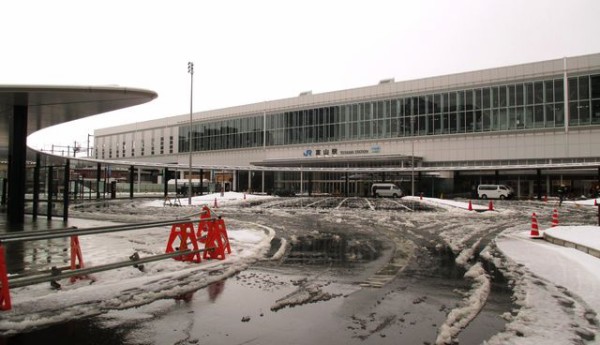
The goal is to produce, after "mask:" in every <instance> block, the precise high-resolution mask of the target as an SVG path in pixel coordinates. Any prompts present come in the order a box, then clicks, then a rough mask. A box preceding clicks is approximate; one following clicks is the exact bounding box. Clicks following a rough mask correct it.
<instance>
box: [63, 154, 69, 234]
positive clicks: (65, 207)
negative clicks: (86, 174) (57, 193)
mask: <svg viewBox="0 0 600 345" xmlns="http://www.w3.org/2000/svg"><path fill="white" fill-rule="evenodd" d="M70 177H71V161H70V160H69V159H67V161H66V162H65V174H64V179H65V187H64V189H63V195H64V196H63V222H66V221H67V220H69V183H70V181H69V178H70Z"/></svg>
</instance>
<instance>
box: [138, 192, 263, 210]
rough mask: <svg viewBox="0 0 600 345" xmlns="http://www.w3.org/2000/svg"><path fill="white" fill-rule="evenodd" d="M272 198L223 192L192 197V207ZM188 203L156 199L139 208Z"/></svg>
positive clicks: (234, 203)
mask: <svg viewBox="0 0 600 345" xmlns="http://www.w3.org/2000/svg"><path fill="white" fill-rule="evenodd" d="M273 198H275V197H274V196H268V195H256V194H246V193H238V192H225V193H223V195H221V193H212V194H206V195H200V196H195V197H192V206H202V205H208V206H214V205H215V203H216V205H217V207H218V206H225V205H227V206H231V205H237V204H242V203H244V202H249V201H256V200H268V199H273ZM188 201H189V200H188V197H180V198H168V199H158V200H153V201H148V202H145V203H143V204H142V205H140V207H165V206H189V205H188Z"/></svg>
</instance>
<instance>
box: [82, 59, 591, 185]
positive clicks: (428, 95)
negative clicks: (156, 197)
mask: <svg viewBox="0 0 600 345" xmlns="http://www.w3.org/2000/svg"><path fill="white" fill-rule="evenodd" d="M94 138H95V143H94V145H95V151H94V155H95V158H97V159H99V160H126V161H133V162H154V163H163V164H180V165H182V166H185V164H187V162H188V159H189V157H190V153H191V157H192V160H193V165H194V166H196V167H206V168H205V169H194V172H192V175H193V177H194V178H198V177H199V175H202V177H203V178H209V179H211V180H212V181H218V180H219V179H221V180H222V182H224V184H227V186H228V188H230V189H233V190H239V191H242V190H253V191H261V190H262V191H266V192H271V191H273V192H275V191H282V190H283V191H293V192H295V193H299V192H307V191H309V192H312V193H328V194H340V195H363V194H366V193H367V191H368V189H369V187H370V185H371V184H372V183H374V182H395V183H397V184H398V185H399V186H401V187H402V188H403V189H404V190H405V191H406V194H410V193H411V192H414V193H421V192H422V193H424V194H425V195H428V196H439V195H440V194H442V193H444V194H446V195H461V194H468V193H470V192H471V191H472V189H473V187H474V186H476V185H478V184H481V183H502V184H507V185H509V186H511V187H512V188H513V189H514V190H515V193H516V194H517V196H519V197H539V196H541V195H552V194H555V192H556V189H557V188H558V187H559V186H560V185H561V184H562V185H565V186H566V187H567V188H568V189H569V190H570V192H571V193H572V194H574V195H582V194H583V195H585V194H587V193H588V191H589V190H591V189H592V188H595V187H596V185H598V183H599V182H600V54H592V55H585V56H576V57H566V58H558V59H556V60H549V61H540V62H532V63H527V64H521V65H515V66H506V67H498V68H492V69H486V70H479V71H472V72H465V73H458V74H451V75H443V76H436V77H429V78H423V79H418V80H408V81H395V80H393V79H388V80H382V81H380V82H379V83H377V84H376V85H371V86H365V87H360V88H355V89H348V90H340V91H333V92H326V93H319V94H313V93H312V92H303V93H302V94H300V95H299V96H297V97H293V98H287V99H280V100H272V101H267V102H261V103H255V104H249V105H240V106H235V107H230V108H224V109H217V110H210V111H203V112H197V113H194V114H192V115H191V116H190V114H183V115H178V116H170V117H165V118H162V119H158V120H152V121H147V122H138V123H133V124H129V125H123V126H116V127H111V128H104V129H98V130H96V131H95V133H94ZM190 151H191V152H190ZM209 167H213V168H209ZM180 173H181V175H180V177H181V178H184V179H186V178H189V176H188V175H186V174H188V173H189V172H187V171H185V169H182V171H181V172H180Z"/></svg>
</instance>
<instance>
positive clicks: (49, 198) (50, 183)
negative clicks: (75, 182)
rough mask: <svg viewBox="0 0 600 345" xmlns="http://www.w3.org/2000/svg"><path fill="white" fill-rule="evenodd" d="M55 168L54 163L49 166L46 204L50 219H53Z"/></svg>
mask: <svg viewBox="0 0 600 345" xmlns="http://www.w3.org/2000/svg"><path fill="white" fill-rule="evenodd" d="M53 183H54V168H53V167H52V165H49V166H48V187H47V188H48V193H46V199H47V202H48V203H47V204H46V218H48V220H51V219H52V197H53V196H52V194H53V191H54V186H53Z"/></svg>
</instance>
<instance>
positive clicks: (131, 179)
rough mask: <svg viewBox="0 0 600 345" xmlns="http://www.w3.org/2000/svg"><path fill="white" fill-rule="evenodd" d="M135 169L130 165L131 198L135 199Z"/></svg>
mask: <svg viewBox="0 0 600 345" xmlns="http://www.w3.org/2000/svg"><path fill="white" fill-rule="evenodd" d="M134 172H135V169H134V167H133V165H132V166H130V167H129V199H133V180H134V177H135V173H134Z"/></svg>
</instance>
